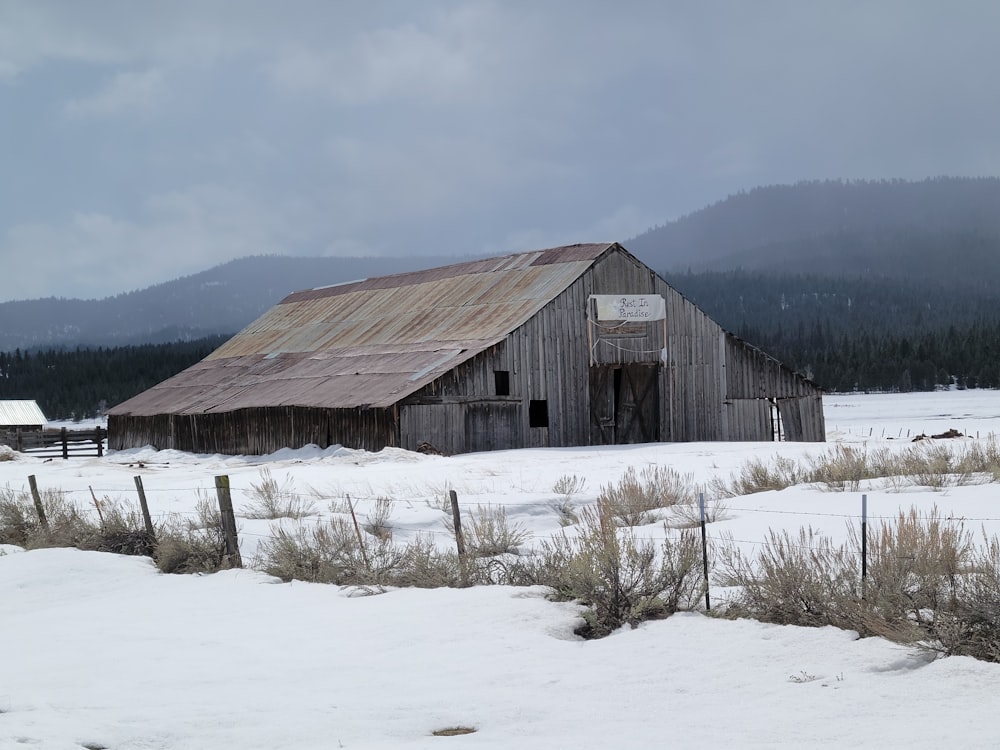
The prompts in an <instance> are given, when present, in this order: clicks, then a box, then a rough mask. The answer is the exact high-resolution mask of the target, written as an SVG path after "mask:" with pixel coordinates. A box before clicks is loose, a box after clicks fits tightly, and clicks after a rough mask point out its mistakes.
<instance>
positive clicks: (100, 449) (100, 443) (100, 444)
mask: <svg viewBox="0 0 1000 750" xmlns="http://www.w3.org/2000/svg"><path fill="white" fill-rule="evenodd" d="M106 434H107V433H106V432H104V430H102V429H101V428H100V426H97V427H96V428H95V429H94V440H95V441H96V443H97V457H98V458H101V457H102V456H103V455H104V436H105V435H106Z"/></svg>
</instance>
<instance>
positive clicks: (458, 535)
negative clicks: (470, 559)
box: [448, 490, 469, 586]
mask: <svg viewBox="0 0 1000 750" xmlns="http://www.w3.org/2000/svg"><path fill="white" fill-rule="evenodd" d="M448 497H449V499H450V500H451V520H452V523H454V524H455V545H456V546H457V547H458V566H459V570H460V571H461V575H462V585H463V586H468V585H469V570H468V568H467V567H466V559H465V538H464V537H463V536H462V512H461V510H459V507H458V493H457V492H455V490H448Z"/></svg>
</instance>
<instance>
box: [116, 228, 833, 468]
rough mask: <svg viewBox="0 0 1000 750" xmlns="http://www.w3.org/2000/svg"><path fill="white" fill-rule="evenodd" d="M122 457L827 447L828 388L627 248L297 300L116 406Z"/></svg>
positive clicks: (389, 281) (432, 274)
mask: <svg viewBox="0 0 1000 750" xmlns="http://www.w3.org/2000/svg"><path fill="white" fill-rule="evenodd" d="M108 439H109V446H110V447H112V448H114V449H118V450H120V449H125V448H133V447H139V446H144V445H153V446H156V447H158V448H175V449H179V450H184V451H194V452H202V453H204V452H210V453H224V454H248V455H259V454H265V453H270V452H273V451H275V450H277V449H279V448H283V447H299V446H304V445H308V444H316V445H319V446H321V447H326V446H330V445H335V444H339V445H344V446H348V447H354V448H364V449H368V450H380V449H382V448H384V447H387V446H398V447H401V448H405V449H411V450H413V449H417V448H418V447H420V446H421V445H422V444H427V445H430V446H434V447H435V448H437V449H438V450H440V451H442V452H444V453H463V452H469V451H485V450H496V449H505V448H534V447H560V446H578V445H612V444H624V443H642V442H660V441H668V442H669V441H701V440H709V441H712V440H723V441H737V440H779V439H781V440H793V441H822V440H824V439H825V426H824V421H823V404H822V393H821V391H820V389H819V388H818V387H817V386H816V385H815V384H814V383H812V382H810V381H809V380H807V379H805V378H804V377H802V376H801V375H798V374H796V373H794V372H792V371H791V370H790V369H788V368H787V367H784V366H782V365H781V364H780V363H779V362H777V361H776V360H775V359H773V358H772V357H770V356H768V355H767V354H765V353H764V352H762V351H760V350H759V349H756V348H755V347H753V346H750V345H749V344H747V343H746V342H744V341H742V340H740V339H738V338H737V337H735V336H733V335H732V334H730V333H727V332H726V331H724V330H723V329H722V328H721V327H720V326H719V325H718V324H717V323H715V322H714V321H712V320H711V319H710V318H709V317H708V316H707V315H706V314H705V313H704V312H702V311H701V310H700V309H698V308H697V307H696V306H695V305H694V304H692V303H691V302H690V301H689V300H687V299H685V298H684V297H683V296H682V295H681V294H679V293H678V292H677V291H676V290H674V289H673V288H672V287H671V286H670V285H669V284H667V283H666V281H664V280H663V279H662V278H660V277H659V276H658V275H657V274H656V273H655V272H654V271H653V270H652V269H650V268H649V267H647V266H645V265H644V264H643V263H641V262H640V261H639V260H638V259H636V258H635V257H634V256H633V255H631V254H630V253H629V252H628V251H627V250H626V249H625V248H624V247H622V246H621V245H619V244H617V243H611V244H582V245H571V246H567V247H559V248H552V249H547V250H539V251H536V252H528V253H518V254H514V255H507V256H503V257H498V258H490V259H485V260H474V261H470V262H465V263H459V264H456V265H450V266H445V267H441V268H435V269H430V270H426V271H417V272H412V273H405V274H397V275H393V276H383V277H379V278H372V279H366V280H363V281H357V282H352V283H348V284H340V285H334V286H328V287H320V288H316V289H309V290H305V291H300V292H296V293H294V294H291V295H290V296H288V297H286V298H285V299H284V300H282V301H281V302H280V303H279V304H277V305H276V306H275V307H273V308H271V309H270V310H269V311H267V312H266V313H264V315H263V316H261V317H260V318H259V319H258V320H256V321H255V322H254V323H252V324H250V325H249V326H248V327H247V328H245V329H244V330H243V331H241V332H240V333H238V334H237V335H236V336H234V337H233V338H232V339H230V340H229V341H228V342H226V343H225V344H224V345H223V346H221V347H220V348H219V349H217V350H216V351H215V352H213V353H212V354H210V355H209V356H208V357H207V358H205V359H204V360H203V361H201V362H200V363H198V364H196V365H194V366H192V367H190V368H188V369H187V370H185V371H183V372H181V373H179V374H178V375H176V376H174V377H172V378H170V379H169V380H166V381H164V382H163V383H160V384H159V385H157V386H155V387H153V388H151V389H150V390H148V391H145V392H144V393H141V394H139V395H137V396H135V397H134V398H131V399H129V400H128V401H125V402H124V403H121V404H119V405H117V406H115V407H114V408H112V409H111V410H110V411H109V412H108Z"/></svg>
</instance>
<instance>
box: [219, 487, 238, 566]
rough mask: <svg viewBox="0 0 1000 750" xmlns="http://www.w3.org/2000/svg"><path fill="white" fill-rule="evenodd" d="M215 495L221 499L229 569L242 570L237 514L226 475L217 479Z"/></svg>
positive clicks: (220, 510) (220, 511)
mask: <svg viewBox="0 0 1000 750" xmlns="http://www.w3.org/2000/svg"><path fill="white" fill-rule="evenodd" d="M215 494H216V495H218V497H219V513H220V515H221V517H222V534H223V536H224V537H225V540H226V558H227V559H228V561H229V567H231V568H242V567H243V559H242V558H241V557H240V543H239V540H238V539H237V538H236V514H235V513H233V497H232V495H231V494H230V492H229V477H228V476H226V475H225V474H223V475H220V476H217V477H216V478H215Z"/></svg>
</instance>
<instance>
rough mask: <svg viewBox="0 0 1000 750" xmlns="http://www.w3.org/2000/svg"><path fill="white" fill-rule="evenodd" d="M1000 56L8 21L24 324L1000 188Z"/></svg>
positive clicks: (398, 19)
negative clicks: (761, 213)
mask: <svg viewBox="0 0 1000 750" xmlns="http://www.w3.org/2000/svg"><path fill="white" fill-rule="evenodd" d="M998 32H1000V3H997V2H995V1H994V0H982V2H972V1H969V2H962V0H946V1H942V2H926V1H924V0H898V1H897V2H889V1H886V2H879V1H878V0H836V1H834V0H830V1H829V2H821V1H820V0H817V1H815V2H803V1H802V0H785V1H784V2H771V1H769V0H753V1H752V2H751V1H749V0H731V1H729V2H721V1H720V2H715V1H713V0H693V1H692V2H675V1H673V0H651V1H650V2H642V1H636V2H629V1H628V0H623V1H619V2H610V0H608V1H607V2H591V1H590V0H565V1H560V0H552V1H546V0H524V1H518V0H495V1H494V2H480V1H478V0H420V1H419V2H417V1H416V0H400V1H398V2H392V1H385V2H379V1H377V0H366V1H364V2H360V1H359V2H347V1H346V0H343V1H341V2H337V1H336V0H282V2H276V1H275V0H227V1H223V0H190V1H188V0H144V1H143V2H134V1H133V0H87V1H86V2H82V1H80V0H64V1H62V2H59V1H57V0H23V1H22V0H0V301H2V300H8V299H24V298H34V297H44V296H50V295H54V296H65V297H81V298H92V297H104V296H108V295H112V294H116V293H120V292H125V291H129V290H132V289H137V288H142V287H145V286H149V285H151V284H154V283H159V282H162V281H167V280H170V279H173V278H176V277H177V276H181V275H186V274H190V273H196V272H198V271H202V270H205V269H207V268H209V267H211V266H213V265H216V264H218V263H222V262H225V261H228V260H231V259H233V258H237V257H242V256H246V255H256V254H263V253H280V254H288V255H386V256H393V255H408V254H429V253H435V254H455V255H465V254H478V253H483V252H495V253H503V252H510V251H517V250H529V249H533V248H539V247H548V246H553V245H559V244H566V243H571V242H581V241H582V242H587V241H612V240H618V241H624V240H627V239H628V238H629V237H632V236H635V235H636V234H639V233H641V232H643V231H644V230H646V229H648V228H650V227H651V226H654V225H657V224H662V223H665V222H666V221H668V220H671V219H674V218H677V217H679V216H682V215H684V214H686V213H690V212H691V211H694V210H697V209H699V208H702V207H704V206H705V205H707V204H710V203H713V202H715V201H717V200H721V199H723V198H725V197H726V196H727V195H729V194H732V193H735V192H737V191H739V190H741V189H749V188H752V187H754V186H757V185H761V184H774V183H787V182H795V181H798V180H805V179H823V178H844V179H855V178H869V179H871V178H895V177H900V178H909V179H921V178H924V177H928V176H937V175H967V176H981V175H990V176H994V175H998V174H1000V97H998V96H997V84H996V76H997V74H998V71H1000V45H998V44H997V36H998ZM386 270H387V272H388V271H391V269H386ZM318 281H322V280H318ZM0 325H2V321H0Z"/></svg>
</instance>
